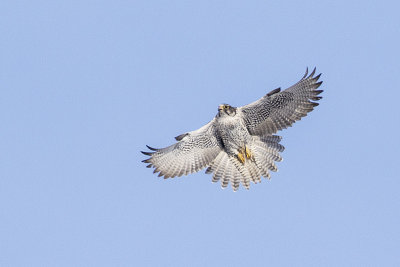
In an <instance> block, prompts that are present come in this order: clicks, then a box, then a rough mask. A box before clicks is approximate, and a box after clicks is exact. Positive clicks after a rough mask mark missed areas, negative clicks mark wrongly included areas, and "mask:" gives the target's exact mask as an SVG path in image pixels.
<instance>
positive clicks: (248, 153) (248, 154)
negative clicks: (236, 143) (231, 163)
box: [244, 146, 253, 159]
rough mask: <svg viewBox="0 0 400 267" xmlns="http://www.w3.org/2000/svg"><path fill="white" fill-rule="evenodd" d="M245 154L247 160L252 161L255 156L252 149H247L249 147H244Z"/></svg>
mask: <svg viewBox="0 0 400 267" xmlns="http://www.w3.org/2000/svg"><path fill="white" fill-rule="evenodd" d="M244 152H245V153H246V158H248V159H251V158H253V155H252V154H251V151H250V149H248V148H247V146H244Z"/></svg>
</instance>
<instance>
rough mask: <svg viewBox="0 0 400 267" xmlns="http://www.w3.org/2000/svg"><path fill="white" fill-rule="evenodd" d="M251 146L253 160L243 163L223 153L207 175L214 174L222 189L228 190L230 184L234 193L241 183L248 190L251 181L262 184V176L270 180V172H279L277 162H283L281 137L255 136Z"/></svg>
mask: <svg viewBox="0 0 400 267" xmlns="http://www.w3.org/2000/svg"><path fill="white" fill-rule="evenodd" d="M252 139H253V140H252V142H251V144H247V146H248V147H249V149H250V151H251V154H252V156H251V158H247V159H246V160H245V161H244V162H243V163H242V162H241V161H239V160H238V158H237V157H236V156H234V155H229V154H227V153H226V152H225V151H221V152H220V153H219V154H218V156H217V157H216V158H215V159H214V161H213V162H211V164H210V166H209V167H208V168H207V170H206V173H213V178H212V182H214V183H215V182H218V181H221V187H222V188H226V187H227V186H228V184H229V182H230V183H231V185H232V189H233V191H237V190H238V189H239V185H240V183H241V184H242V185H243V186H244V187H245V188H246V189H249V188H250V181H251V182H253V183H259V182H261V176H263V177H266V178H268V179H269V178H270V173H269V171H274V172H275V171H277V170H278V168H277V167H276V165H275V161H282V157H281V156H280V154H279V152H282V151H283V150H284V147H283V146H282V145H281V144H279V142H280V140H281V137H280V136H276V135H272V136H263V137H258V136H253V137H252Z"/></svg>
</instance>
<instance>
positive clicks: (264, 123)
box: [239, 68, 323, 135]
mask: <svg viewBox="0 0 400 267" xmlns="http://www.w3.org/2000/svg"><path fill="white" fill-rule="evenodd" d="M307 74H308V69H307V71H306V74H305V75H304V76H303V78H301V80H300V81H299V82H297V83H296V84H294V85H293V86H291V87H289V88H287V89H286V90H284V91H281V92H280V89H279V90H278V89H275V90H273V91H271V92H269V93H268V94H266V95H265V96H264V97H262V98H261V99H259V100H257V101H255V102H253V103H251V104H249V105H246V106H243V107H241V108H239V109H240V110H241V111H242V113H243V116H244V120H245V123H246V127H247V129H248V130H249V132H250V133H251V134H254V135H268V134H274V133H276V132H277V131H279V130H282V129H286V128H287V127H289V126H291V125H292V124H293V123H294V122H296V121H298V120H300V119H301V118H302V117H304V116H306V115H307V113H308V112H310V111H312V110H313V108H314V107H315V106H318V103H316V102H312V101H318V100H320V99H321V98H322V97H321V96H318V95H319V94H320V93H322V92H323V91H322V90H316V89H317V88H318V87H319V86H320V85H321V84H322V81H320V82H318V79H319V78H320V76H321V74H319V75H317V76H315V77H314V74H315V68H314V70H313V71H312V73H311V74H310V75H309V76H307ZM311 100H312V101H311Z"/></svg>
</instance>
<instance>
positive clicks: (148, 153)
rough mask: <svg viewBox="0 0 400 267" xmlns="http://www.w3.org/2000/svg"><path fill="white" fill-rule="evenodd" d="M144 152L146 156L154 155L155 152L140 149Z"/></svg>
mask: <svg viewBox="0 0 400 267" xmlns="http://www.w3.org/2000/svg"><path fill="white" fill-rule="evenodd" d="M140 152H142V154H144V155H146V156H152V155H153V153H154V152H146V151H140Z"/></svg>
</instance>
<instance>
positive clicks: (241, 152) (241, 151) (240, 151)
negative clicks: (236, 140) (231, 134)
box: [237, 148, 245, 163]
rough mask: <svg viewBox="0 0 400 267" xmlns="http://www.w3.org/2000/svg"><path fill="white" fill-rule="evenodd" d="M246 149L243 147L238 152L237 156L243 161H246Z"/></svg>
mask: <svg viewBox="0 0 400 267" xmlns="http://www.w3.org/2000/svg"><path fill="white" fill-rule="evenodd" d="M243 154H244V151H243V148H241V149H240V150H239V151H238V154H237V157H238V159H239V161H240V162H241V163H244V157H245V156H244V155H243Z"/></svg>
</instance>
